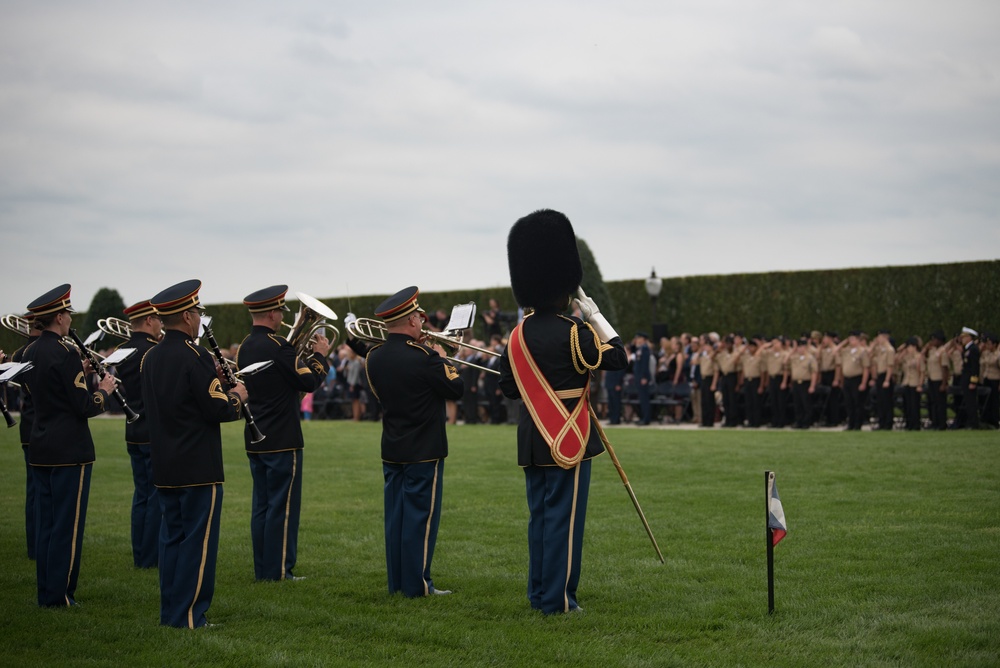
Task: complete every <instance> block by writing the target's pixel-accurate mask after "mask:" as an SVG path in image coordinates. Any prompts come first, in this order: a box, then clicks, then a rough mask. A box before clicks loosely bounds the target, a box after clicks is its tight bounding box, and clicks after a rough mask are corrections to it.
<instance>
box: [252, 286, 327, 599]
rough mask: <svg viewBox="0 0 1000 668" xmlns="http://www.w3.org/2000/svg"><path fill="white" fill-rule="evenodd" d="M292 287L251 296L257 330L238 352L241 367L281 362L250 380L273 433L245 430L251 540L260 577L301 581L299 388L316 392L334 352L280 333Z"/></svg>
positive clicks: (263, 421) (323, 341) (258, 412)
mask: <svg viewBox="0 0 1000 668" xmlns="http://www.w3.org/2000/svg"><path fill="white" fill-rule="evenodd" d="M287 292H288V286H287V285H273V286H271V287H269V288H264V289H263V290H258V291H257V292H254V293H251V294H249V295H247V296H246V298H245V299H244V300H243V303H244V304H245V305H246V307H247V308H248V309H249V310H250V315H251V317H252V318H253V329H252V330H251V332H250V334H249V335H248V336H247V337H246V338H245V339H243V342H242V343H241V344H240V348H239V351H238V352H237V354H236V362H237V365H238V366H239V367H240V368H243V367H245V366H247V365H250V364H254V363H256V362H266V361H269V360H271V361H273V364H272V365H271V366H269V367H268V368H266V369H264V370H263V371H261V372H260V373H257V374H254V375H252V376H249V377H248V378H247V379H246V386H247V392H248V393H249V394H250V395H252V396H253V401H252V402H251V406H250V408H251V409H252V411H253V415H254V420H255V422H256V423H257V424H258V425H259V427H260V430H261V431H262V432H263V433H264V434H266V435H267V438H266V439H264V440H263V441H260V442H259V443H254V442H253V437H252V435H251V434H250V430H249V428H248V429H246V430H245V434H244V439H245V443H246V450H247V458H248V459H249V461H250V475H251V477H252V478H253V504H252V510H251V516H250V539H251V542H252V543H253V570H254V577H255V578H256V579H258V580H298V579H301V578H299V577H296V576H295V575H293V574H292V569H293V568H294V567H295V561H296V555H297V553H298V542H299V515H300V514H301V509H302V446H303V439H302V426H301V424H300V422H299V392H312V391H314V390H315V389H316V388H318V387H319V386H320V385H321V384H322V383H323V380H324V379H325V378H326V374H327V371H329V369H330V365H329V363H328V362H327V361H326V355H327V353H328V352H330V342H329V341H328V340H327V338H326V337H325V336H322V335H320V334H317V335H316V336H315V337H313V344H312V353H311V354H309V356H308V357H305V358H304V359H302V358H299V357H298V355H297V354H296V351H295V348H294V347H292V345H291V344H290V343H289V342H288V341H287V340H285V339H284V337H282V336H280V335H279V334H278V329H279V327H280V326H281V322H282V318H283V316H284V313H285V312H286V311H288V306H286V305H285V294H286V293H287Z"/></svg>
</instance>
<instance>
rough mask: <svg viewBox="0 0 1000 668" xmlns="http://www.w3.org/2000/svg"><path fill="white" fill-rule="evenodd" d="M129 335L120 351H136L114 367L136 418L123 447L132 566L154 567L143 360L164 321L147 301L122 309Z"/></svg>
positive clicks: (154, 508)
mask: <svg viewBox="0 0 1000 668" xmlns="http://www.w3.org/2000/svg"><path fill="white" fill-rule="evenodd" d="M124 315H125V317H126V318H128V320H129V329H131V331H132V334H131V336H130V337H129V340H128V341H126V342H125V343H123V344H121V345H120V346H118V347H119V348H134V349H135V352H134V353H133V354H132V355H131V356H130V357H129V358H128V359H126V360H125V361H123V362H121V363H120V364H119V365H118V366H117V367H116V369H117V372H118V376H119V377H120V378H121V381H122V386H123V388H122V389H123V392H124V393H125V400H126V401H127V402H128V405H129V406H131V407H132V409H133V410H134V411H135V412H136V413H138V414H139V418H138V419H137V420H135V421H133V422H127V423H126V424H125V448H126V450H127V451H128V457H129V460H130V461H131V462H132V488H133V489H132V513H131V518H132V530H131V533H132V563H133V564H135V567H136V568H156V564H157V561H158V559H159V552H160V498H159V496H158V495H157V493H156V485H154V484H153V462H152V459H151V458H150V454H149V421H148V420H147V419H146V407H145V405H144V404H143V401H142V379H141V375H140V373H141V372H140V369H141V366H142V358H143V357H145V356H146V353H147V352H149V349H150V348H152V347H153V346H155V345H156V344H157V342H158V341H159V340H160V335H161V334H162V332H163V321H162V320H161V319H160V316H159V314H158V313H157V312H156V309H155V308H153V305H152V304H150V303H149V300H148V299H147V300H145V301H141V302H138V303H136V304H132V305H131V306H129V307H128V308H126V309H125V310H124Z"/></svg>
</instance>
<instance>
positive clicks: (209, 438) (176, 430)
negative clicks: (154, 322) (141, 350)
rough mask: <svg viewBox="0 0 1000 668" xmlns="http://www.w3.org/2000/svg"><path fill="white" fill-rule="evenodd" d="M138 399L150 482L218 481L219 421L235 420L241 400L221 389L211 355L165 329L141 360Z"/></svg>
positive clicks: (175, 484)
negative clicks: (143, 420)
mask: <svg viewBox="0 0 1000 668" xmlns="http://www.w3.org/2000/svg"><path fill="white" fill-rule="evenodd" d="M142 398H143V403H144V407H145V409H146V415H147V417H148V420H149V432H150V437H151V440H150V446H151V449H150V454H151V456H152V460H153V484H154V485H156V486H157V487H190V486H193V485H208V484H213V483H221V482H223V481H224V479H225V476H224V475H223V471H222V433H221V430H220V428H219V424H220V423H221V422H231V421H233V420H237V419H239V418H240V415H241V409H242V404H241V403H240V400H239V398H238V397H236V396H235V395H227V394H226V393H225V392H224V391H223V389H222V381H220V380H219V377H218V376H217V375H216V373H215V358H214V357H213V356H212V354H211V353H210V352H208V351H207V350H205V349H204V348H202V347H201V346H199V345H197V344H195V342H194V341H192V340H191V337H190V336H188V335H187V334H185V333H184V332H181V331H179V330H175V329H168V330H166V333H165V334H164V336H163V340H162V341H161V342H160V343H159V344H157V345H156V346H154V347H153V348H152V349H150V351H149V352H147V353H146V356H145V357H144V358H143V360H142Z"/></svg>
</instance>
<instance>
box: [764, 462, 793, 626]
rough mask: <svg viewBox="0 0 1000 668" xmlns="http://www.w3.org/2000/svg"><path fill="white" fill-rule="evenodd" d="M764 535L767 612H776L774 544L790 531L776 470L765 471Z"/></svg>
mask: <svg viewBox="0 0 1000 668" xmlns="http://www.w3.org/2000/svg"><path fill="white" fill-rule="evenodd" d="M764 515H765V517H766V519H765V522H764V537H765V539H766V541H767V613H768V614H769V615H770V614H774V546H775V545H777V544H778V542H779V541H780V540H781V539H782V538H784V537H785V534H786V533H788V527H787V526H785V511H784V509H782V507H781V499H780V498H778V486H777V485H776V484H775V482H774V471H764Z"/></svg>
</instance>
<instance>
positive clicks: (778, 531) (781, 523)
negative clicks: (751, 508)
mask: <svg viewBox="0 0 1000 668" xmlns="http://www.w3.org/2000/svg"><path fill="white" fill-rule="evenodd" d="M769 473H770V475H769V476H768V485H767V487H768V490H767V498H768V512H767V528H768V529H770V530H771V545H777V544H778V543H780V542H781V539H782V538H784V537H785V534H786V533H788V527H786V526H785V511H784V509H783V508H782V507H781V499H780V498H779V497H778V484H777V483H776V482H775V481H774V472H773V471H770V472H769Z"/></svg>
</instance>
